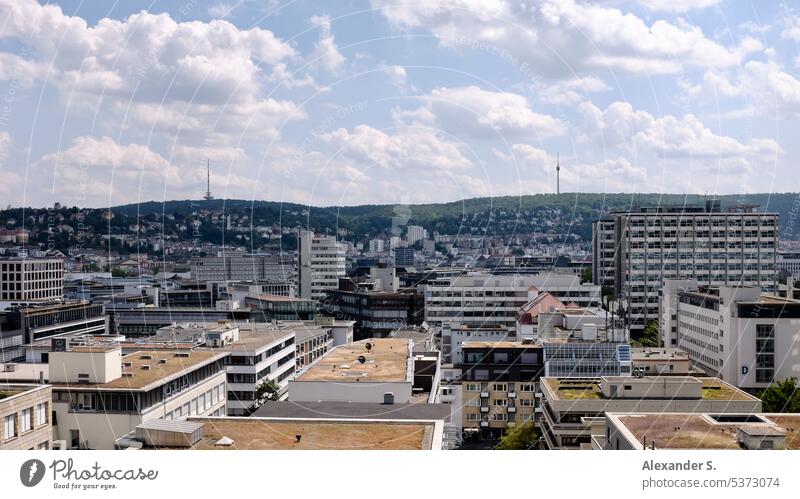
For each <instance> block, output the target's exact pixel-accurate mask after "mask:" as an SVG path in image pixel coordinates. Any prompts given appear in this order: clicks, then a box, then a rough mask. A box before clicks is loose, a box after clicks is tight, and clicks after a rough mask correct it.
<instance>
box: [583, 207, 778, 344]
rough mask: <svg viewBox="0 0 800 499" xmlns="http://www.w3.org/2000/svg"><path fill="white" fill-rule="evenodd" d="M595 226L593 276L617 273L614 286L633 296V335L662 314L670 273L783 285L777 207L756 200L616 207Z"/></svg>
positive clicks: (708, 281)
mask: <svg viewBox="0 0 800 499" xmlns="http://www.w3.org/2000/svg"><path fill="white" fill-rule="evenodd" d="M612 222H613V224H612ZM612 227H613V229H612ZM594 233H595V235H594V237H593V245H594V247H593V253H594V254H595V256H594V260H593V265H594V266H593V269H592V271H593V272H592V275H593V276H594V282H595V283H596V284H602V285H608V284H609V276H611V275H613V276H614V293H615V295H616V296H617V297H622V298H624V300H625V302H626V303H627V313H626V317H625V318H626V320H627V321H628V323H629V324H630V327H631V330H632V333H634V335H635V334H637V333H641V332H642V331H643V330H644V328H645V327H646V326H647V324H649V323H650V322H651V321H654V320H657V319H658V317H659V314H658V306H659V291H660V289H661V284H662V282H663V280H664V279H696V280H697V282H698V283H699V284H700V285H704V286H734V285H736V286H738V285H741V286H755V287H757V288H761V289H763V290H765V291H773V290H775V288H776V286H777V243H778V215H777V214H776V213H761V212H757V211H755V207H753V206H742V207H734V208H732V209H730V210H729V211H727V212H722V211H721V210H720V207H719V202H715V201H709V202H707V203H706V206H705V207H702V206H680V207H652V208H650V207H645V208H640V209H638V210H636V211H630V212H615V213H611V214H610V216H609V220H604V221H598V222H596V223H595V224H594ZM611 253H613V263H612V261H610V260H609V257H610V255H611Z"/></svg>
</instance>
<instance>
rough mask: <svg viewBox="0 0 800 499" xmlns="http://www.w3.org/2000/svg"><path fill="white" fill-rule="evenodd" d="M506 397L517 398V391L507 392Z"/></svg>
mask: <svg viewBox="0 0 800 499" xmlns="http://www.w3.org/2000/svg"><path fill="white" fill-rule="evenodd" d="M508 398H510V399H513V398H517V392H508Z"/></svg>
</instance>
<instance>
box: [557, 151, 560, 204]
mask: <svg viewBox="0 0 800 499" xmlns="http://www.w3.org/2000/svg"><path fill="white" fill-rule="evenodd" d="M556 194H561V162H560V161H559V153H556Z"/></svg>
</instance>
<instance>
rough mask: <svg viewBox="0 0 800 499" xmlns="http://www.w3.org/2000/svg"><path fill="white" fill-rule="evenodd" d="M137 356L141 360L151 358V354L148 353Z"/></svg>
mask: <svg viewBox="0 0 800 499" xmlns="http://www.w3.org/2000/svg"><path fill="white" fill-rule="evenodd" d="M139 358H140V359H141V360H152V359H153V356H152V355H149V354H146V355H142V356H140V357H139Z"/></svg>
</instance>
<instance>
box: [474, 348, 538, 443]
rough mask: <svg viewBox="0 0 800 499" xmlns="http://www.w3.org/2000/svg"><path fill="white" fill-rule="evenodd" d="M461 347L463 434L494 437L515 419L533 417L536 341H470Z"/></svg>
mask: <svg viewBox="0 0 800 499" xmlns="http://www.w3.org/2000/svg"><path fill="white" fill-rule="evenodd" d="M463 350H464V363H463V364H462V366H461V402H462V404H463V405H462V408H461V415H462V425H463V429H464V433H465V435H470V436H472V437H473V438H480V439H486V440H494V439H497V438H499V437H500V436H501V435H502V434H503V433H504V432H505V431H507V430H508V429H509V428H513V427H515V426H516V425H517V424H518V423H522V422H525V421H533V420H535V414H536V410H537V409H536V406H537V405H538V404H537V397H536V392H537V385H538V381H539V378H540V377H541V376H542V374H543V372H544V364H543V350H542V346H541V345H540V344H530V343H525V344H523V343H518V342H508V341H494V342H480V341H472V342H466V343H464V345H463Z"/></svg>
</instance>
